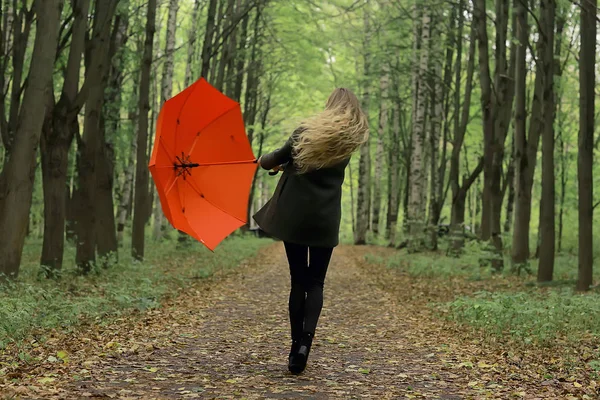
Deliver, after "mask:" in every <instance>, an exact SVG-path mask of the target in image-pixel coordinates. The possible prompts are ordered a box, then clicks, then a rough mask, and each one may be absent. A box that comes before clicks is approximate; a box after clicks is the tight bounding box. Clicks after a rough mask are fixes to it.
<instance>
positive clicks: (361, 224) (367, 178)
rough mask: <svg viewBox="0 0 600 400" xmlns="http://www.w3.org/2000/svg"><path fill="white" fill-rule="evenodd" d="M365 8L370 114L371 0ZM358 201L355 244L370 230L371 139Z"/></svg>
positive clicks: (365, 97)
mask: <svg viewBox="0 0 600 400" xmlns="http://www.w3.org/2000/svg"><path fill="white" fill-rule="evenodd" d="M365 3H366V7H365V10H364V29H365V36H364V42H363V51H364V53H363V56H364V57H363V67H364V70H363V74H364V76H363V79H362V97H361V107H362V110H363V112H364V113H365V114H366V115H367V118H368V115H369V89H370V88H369V86H370V85H369V74H370V68H371V65H370V62H371V60H370V57H371V54H370V51H369V47H370V45H371V29H370V26H369V10H368V6H369V0H366V2H365ZM356 201H357V203H356V230H355V232H354V244H357V245H362V244H366V243H367V231H368V230H369V214H370V210H371V147H370V143H369V141H367V142H365V143H364V144H363V145H362V146H361V147H360V160H359V164H358V195H357V200H356Z"/></svg>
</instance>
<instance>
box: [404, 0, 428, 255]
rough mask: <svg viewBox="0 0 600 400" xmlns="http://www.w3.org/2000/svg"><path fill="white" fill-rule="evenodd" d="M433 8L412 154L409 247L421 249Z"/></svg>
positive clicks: (424, 35)
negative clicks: (428, 76)
mask: <svg viewBox="0 0 600 400" xmlns="http://www.w3.org/2000/svg"><path fill="white" fill-rule="evenodd" d="M430 22H431V18H430V11H429V10H424V12H423V19H422V23H421V51H420V57H419V74H418V85H417V86H418V93H417V104H416V106H417V110H416V115H415V118H416V120H415V121H414V122H413V132H412V149H411V157H410V166H411V171H410V178H409V182H410V195H409V196H410V198H409V203H408V225H409V235H410V240H409V250H411V251H418V250H421V249H422V248H423V245H424V237H423V234H424V226H423V222H424V215H423V213H422V210H423V199H424V198H425V190H426V182H427V177H426V175H425V171H426V170H427V168H426V165H425V163H424V155H425V117H426V108H427V85H426V84H425V81H426V78H427V69H428V65H429V34H430V26H429V25H430Z"/></svg>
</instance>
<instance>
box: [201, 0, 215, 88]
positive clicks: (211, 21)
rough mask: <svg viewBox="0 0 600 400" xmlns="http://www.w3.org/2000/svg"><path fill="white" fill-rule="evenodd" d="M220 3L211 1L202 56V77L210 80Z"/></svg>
mask: <svg viewBox="0 0 600 400" xmlns="http://www.w3.org/2000/svg"><path fill="white" fill-rule="evenodd" d="M218 2H219V1H218V0H210V1H209V3H208V12H207V14H206V33H205V34H204V44H203V45H202V54H201V56H200V63H201V68H200V76H202V77H204V78H208V72H209V71H210V60H211V55H212V52H213V37H214V35H215V15H216V11H217V3H218Z"/></svg>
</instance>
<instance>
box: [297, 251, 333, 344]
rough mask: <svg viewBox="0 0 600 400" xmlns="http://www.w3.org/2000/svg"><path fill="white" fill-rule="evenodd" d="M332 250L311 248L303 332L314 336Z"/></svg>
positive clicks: (321, 306)
mask: <svg viewBox="0 0 600 400" xmlns="http://www.w3.org/2000/svg"><path fill="white" fill-rule="evenodd" d="M332 252H333V248H331V247H311V248H310V263H309V266H308V276H307V278H306V302H305V305H304V330H303V331H304V332H306V333H310V336H311V337H312V336H314V334H315V330H316V328H317V322H318V321H319V316H320V315H321V309H322V308H323V285H324V284H325V275H326V274H327V267H328V266H329V261H330V260H331V254H332Z"/></svg>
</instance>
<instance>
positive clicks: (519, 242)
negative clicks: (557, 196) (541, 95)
mask: <svg viewBox="0 0 600 400" xmlns="http://www.w3.org/2000/svg"><path fill="white" fill-rule="evenodd" d="M526 7H527V0H523V1H522V2H520V3H518V4H517V10H516V12H517V41H518V43H519V45H518V46H517V53H516V71H515V75H516V80H515V131H514V146H515V152H514V155H515V160H514V164H515V197H516V200H515V217H514V229H513V240H512V263H513V269H515V268H519V267H518V265H519V264H525V263H527V259H528V258H529V221H530V219H531V190H529V191H528V190H527V189H528V187H527V179H526V175H527V174H526V171H527V169H530V168H533V166H529V162H528V161H529V160H528V151H527V133H526V129H527V109H526V108H527V98H526V95H527V60H526V54H527V42H528V40H529V25H528V20H527V17H528V16H527V9H526ZM537 80H538V77H537V74H536V87H537ZM534 101H535V100H534ZM530 132H533V129H532V128H530ZM531 136H532V133H530V138H531ZM536 147H537V144H536ZM534 164H535V162H534ZM529 189H530V187H529Z"/></svg>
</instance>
